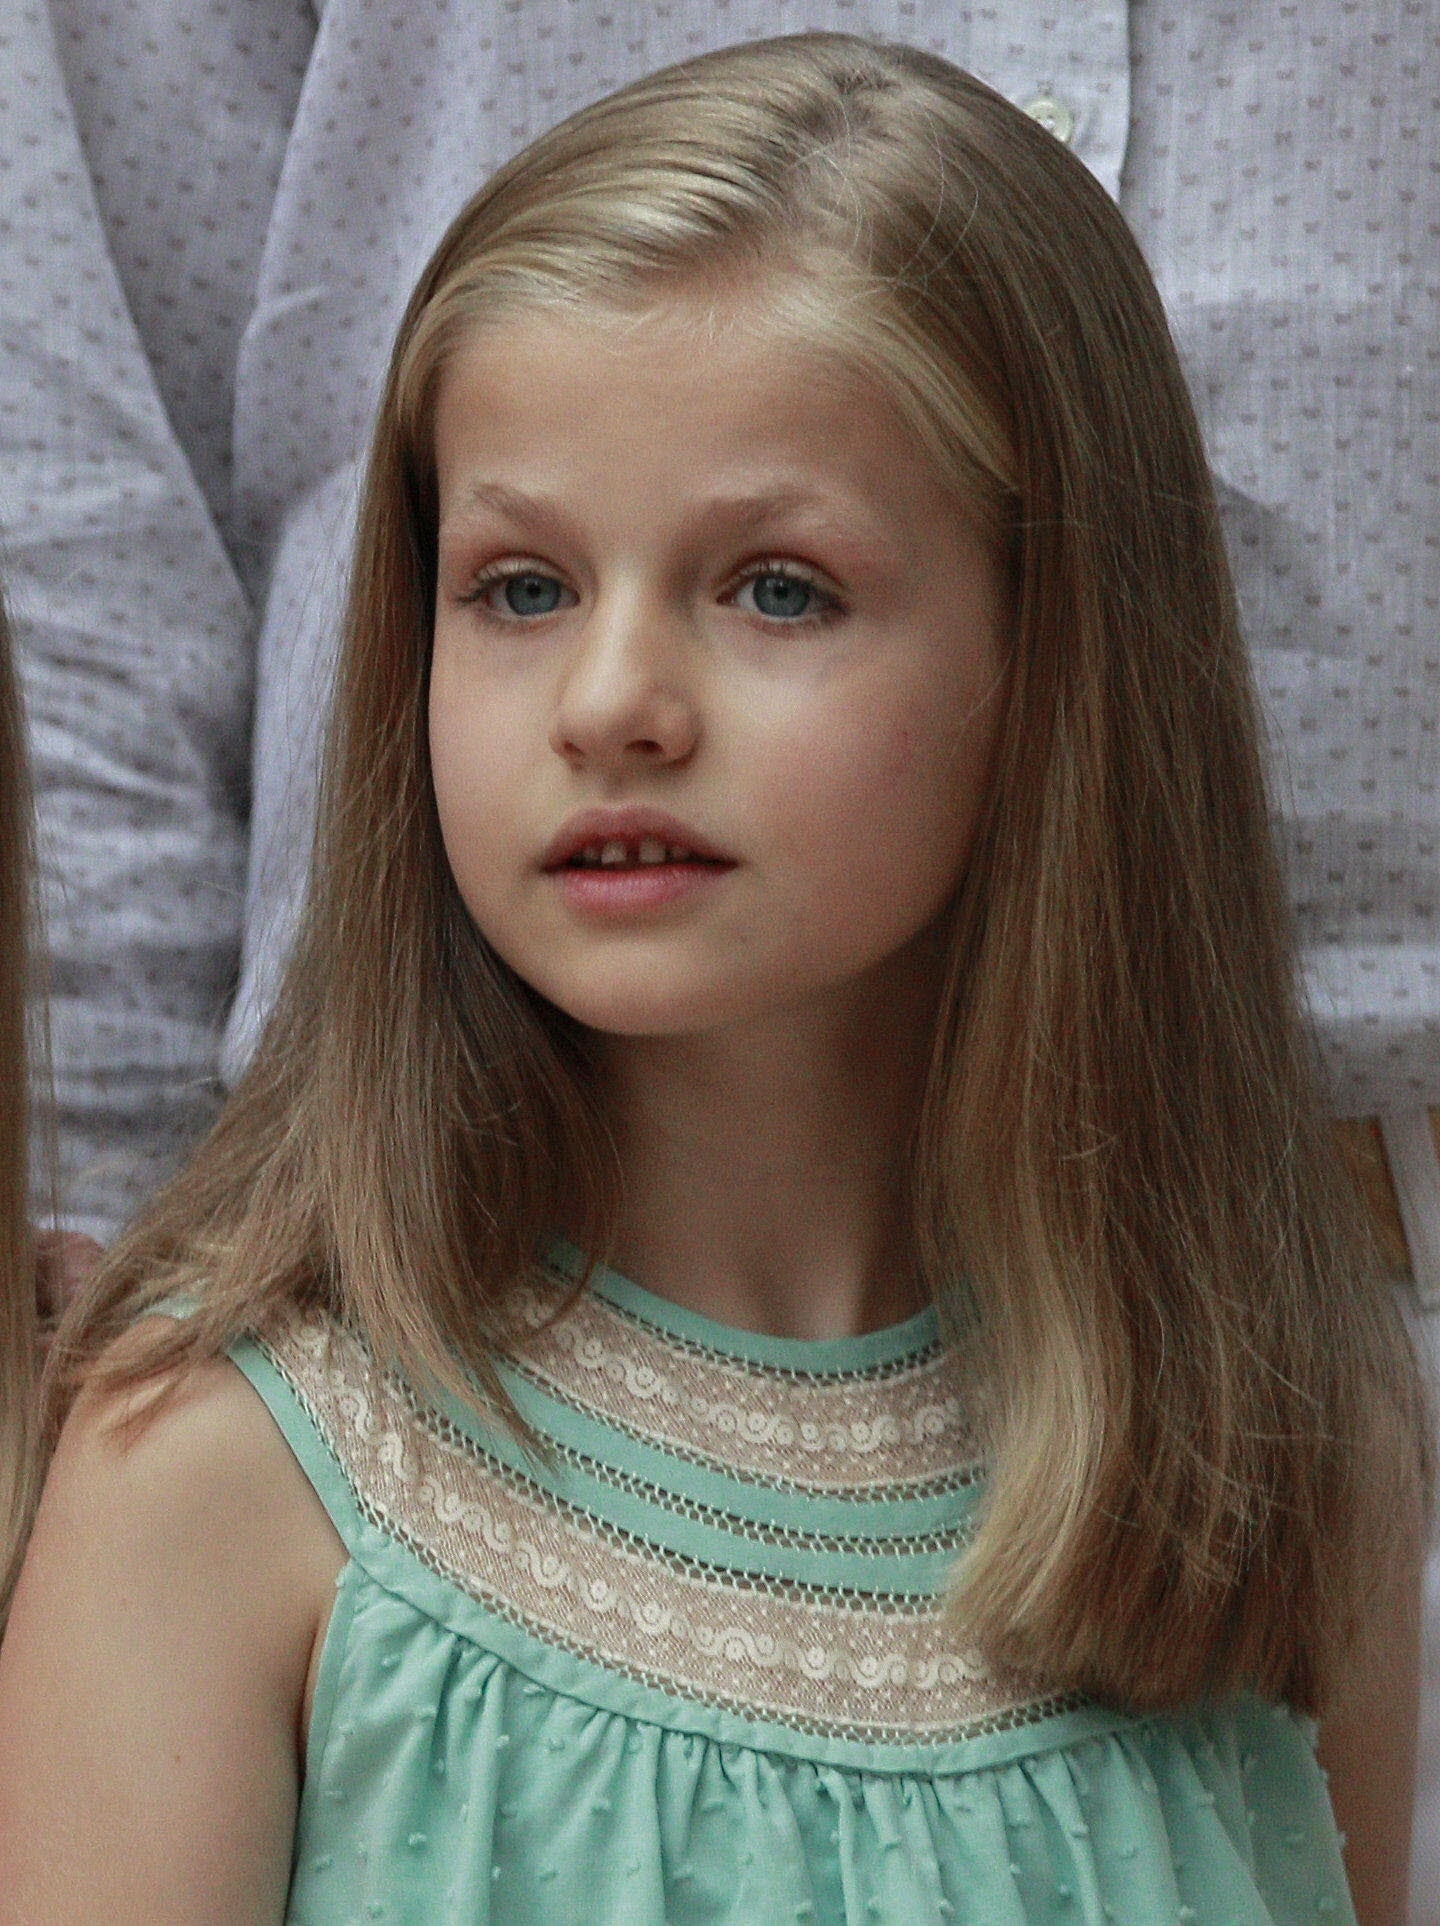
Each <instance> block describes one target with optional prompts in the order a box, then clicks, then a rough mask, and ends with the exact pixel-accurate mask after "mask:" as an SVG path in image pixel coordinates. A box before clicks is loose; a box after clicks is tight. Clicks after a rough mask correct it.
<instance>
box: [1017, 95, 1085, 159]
mask: <svg viewBox="0 0 1440 1926" xmlns="http://www.w3.org/2000/svg"><path fill="white" fill-rule="evenodd" d="M1025 112H1026V113H1027V114H1028V115H1029V116H1030V118H1031V120H1035V121H1039V123H1040V125H1041V126H1042V127H1043V128H1044V129H1045V131H1046V133H1047V134H1053V135H1054V136H1055V138H1056V140H1058V141H1059V142H1060V144H1061V146H1062V147H1068V146H1069V145H1070V136H1071V135H1072V134H1073V133H1074V132H1075V116H1074V114H1073V113H1071V111H1070V109H1069V108H1068V107H1067V106H1066V105H1065V103H1064V101H1063V100H1057V99H1056V98H1055V96H1054V94H1036V96H1035V98H1034V99H1033V100H1027V101H1026V103H1025Z"/></svg>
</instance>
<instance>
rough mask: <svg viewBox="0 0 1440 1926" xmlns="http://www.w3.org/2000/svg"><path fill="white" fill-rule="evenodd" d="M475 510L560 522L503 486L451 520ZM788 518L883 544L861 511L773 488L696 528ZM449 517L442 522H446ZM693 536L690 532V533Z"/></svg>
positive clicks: (714, 504)
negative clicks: (810, 520) (807, 519)
mask: <svg viewBox="0 0 1440 1926" xmlns="http://www.w3.org/2000/svg"><path fill="white" fill-rule="evenodd" d="M477 508H490V509H494V510H496V511H497V512H498V513H499V514H502V515H506V516H508V517H509V518H510V519H511V520H512V521H517V522H530V523H534V524H539V525H541V526H544V527H551V528H555V529H559V528H561V527H562V526H563V524H564V521H565V517H564V515H563V513H562V511H561V510H560V508H559V507H558V505H557V504H556V503H554V502H553V501H551V500H549V499H548V497H546V496H544V495H528V494H526V493H525V491H524V490H523V489H518V488H512V487H510V486H509V484H508V483H506V482H500V481H476V482H473V483H472V484H471V485H470V487H469V488H467V489H466V491H465V494H464V496H463V497H462V498H461V501H460V503H459V506H458V509H457V510H456V511H455V515H456V518H458V519H463V518H464V517H465V516H467V515H468V514H470V513H471V512H472V511H473V510H474V509H477ZM789 515H801V516H805V515H813V516H814V519H815V523H816V525H817V527H818V528H820V529H821V530H823V531H825V532H828V533H830V534H831V535H832V536H833V537H834V538H836V539H838V540H840V541H842V542H844V543H846V544H847V545H848V546H851V547H853V548H857V549H859V550H861V551H863V552H869V551H872V550H878V549H880V548H882V547H883V546H884V545H885V544H884V538H883V536H882V534H881V531H880V529H879V528H878V527H877V526H876V525H875V523H874V522H873V521H872V520H871V518H870V517H869V516H868V515H867V514H865V513H864V511H863V510H861V511H859V512H858V513H857V511H856V510H855V509H852V508H849V507H847V506H842V505H841V504H839V503H837V502H836V501H835V500H834V499H833V498H831V497H828V496H825V495H817V494H816V493H815V492H814V491H813V490H811V489H806V488H783V487H782V488H772V489H766V490H764V491H763V492H761V493H758V494H748V493H747V494H739V495H711V496H709V497H707V498H706V500H705V501H704V502H702V503H701V504H700V507H699V510H698V513H697V515H696V517H695V523H696V526H697V527H698V526H700V525H705V524H717V523H718V524H720V525H722V526H724V527H725V528H727V529H728V530H729V531H730V532H732V533H733V534H734V535H737V536H744V535H748V534H749V533H750V532H751V530H752V529H756V528H759V527H761V526H763V525H764V524H765V523H766V522H773V521H781V520H783V519H784V518H785V517H786V516H789ZM451 519H452V518H451V517H448V516H447V518H446V520H447V522H449V521H450V520H451ZM692 532H693V531H692Z"/></svg>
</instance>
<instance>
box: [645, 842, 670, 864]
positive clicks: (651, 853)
mask: <svg viewBox="0 0 1440 1926" xmlns="http://www.w3.org/2000/svg"><path fill="white" fill-rule="evenodd" d="M640 860H641V862H642V863H663V862H664V860H665V845H664V843H662V842H661V841H660V840H659V838H658V837H655V836H642V837H641V838H640Z"/></svg>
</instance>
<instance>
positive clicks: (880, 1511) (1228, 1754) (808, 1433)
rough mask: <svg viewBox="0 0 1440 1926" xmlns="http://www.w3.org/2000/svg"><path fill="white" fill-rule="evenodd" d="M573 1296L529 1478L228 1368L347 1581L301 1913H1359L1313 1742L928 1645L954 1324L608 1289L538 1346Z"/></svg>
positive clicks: (695, 1922)
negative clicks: (287, 1452) (285, 1459)
mask: <svg viewBox="0 0 1440 1926" xmlns="http://www.w3.org/2000/svg"><path fill="white" fill-rule="evenodd" d="M557 1261H558V1263H559V1264H560V1265H562V1266H563V1265H565V1264H567V1263H570V1262H572V1261H573V1254H569V1253H562V1255H561V1257H560V1258H559V1259H558V1260H557ZM561 1289H562V1284H561V1281H560V1279H559V1278H558V1276H557V1275H556V1274H554V1273H541V1274H540V1275H539V1276H538V1277H537V1280H536V1283H535V1287H534V1290H533V1293H532V1294H530V1295H529V1296H527V1298H526V1301H525V1318H526V1325H527V1330H528V1332H529V1335H528V1336H527V1338H526V1339H525V1341H524V1342H523V1343H519V1344H517V1345H516V1347H515V1349H514V1354H513V1356H512V1357H511V1358H510V1360H508V1361H507V1362H506V1363H505V1365H504V1373H505V1378H506V1382H507V1383H508V1385H509V1387H510V1389H511V1391H512V1392H513V1394H514V1396H515V1399H516V1402H517V1404H518V1405H519V1406H520V1408H521V1410H522V1411H523V1412H524V1414H525V1416H526V1417H527V1418H528V1419H529V1421H530V1423H531V1424H532V1425H533V1426H534V1428H535V1431H536V1433H537V1434H538V1436H539V1437H540V1438H541V1439H543V1440H544V1441H545V1450H544V1452H543V1455H527V1454H526V1452H524V1451H522V1450H521V1448H520V1447H519V1446H518V1445H517V1444H516V1443H515V1442H514V1441H513V1440H512V1439H511V1438H510V1437H509V1436H508V1435H507V1434H504V1433H502V1432H500V1431H498V1430H495V1429H491V1428H490V1427H489V1426H487V1425H486V1424H484V1423H482V1422H479V1421H477V1419H476V1418H474V1417H472V1416H471V1415H470V1414H469V1413H468V1412H466V1411H465V1410H464V1409H463V1408H462V1407H460V1406H459V1405H458V1404H457V1405H455V1406H439V1407H437V1406H434V1405H431V1404H428V1403H424V1402H421V1401H419V1400H418V1399H417V1398H416V1397H415V1396H414V1395H413V1394H412V1393H411V1392H410V1390H409V1389H408V1388H407V1387H406V1386H405V1385H404V1384H403V1383H401V1382H398V1381H396V1380H394V1379H391V1378H387V1377H386V1376H384V1375H382V1374H381V1373H380V1372H378V1371H377V1370H376V1368H375V1367H374V1365H373V1363H372V1361H371V1360H370V1359H369V1358H368V1356H367V1355H366V1353H365V1351H364V1350H363V1348H362V1346H361V1345H360V1344H359V1342H358V1341H357V1340H356V1339H355V1338H354V1337H353V1336H351V1335H349V1334H347V1333H345V1332H343V1331H342V1330H340V1329H339V1327H337V1326H335V1325H326V1324H319V1323H305V1322H301V1321H298V1320H297V1322H296V1323H295V1324H294V1326H293V1327H291V1328H290V1329H289V1330H288V1331H287V1332H286V1333H285V1334H284V1335H283V1337H280V1338H276V1339H271V1340H267V1341H266V1342H264V1343H261V1342H258V1341H254V1340H251V1339H245V1340H242V1341H240V1342H238V1343H237V1344H236V1345H235V1346H234V1347H233V1348H232V1350H231V1353H230V1355H231V1357H232V1358H233V1359H234V1361H235V1363H236V1364H237V1365H238V1366H239V1367H240V1369H241V1370H242V1371H243V1372H244V1373H245V1375H246V1376H247V1377H248V1378H249V1380H250V1382H251V1383H252V1384H253V1386H254V1387H255V1389H256V1391H257V1392H258V1393H259V1394H260V1396H261V1397H262V1398H263V1399H264V1401H265V1403H266V1405H267V1406H268V1407H269V1409H270V1411H271V1412H272V1413H273V1415H274V1418H275V1420H276V1422H277V1423H278V1425H279V1426H280V1428H281V1430H282V1431H283V1432H284V1434H285V1437H286V1438H287V1439H288V1441H289V1443H290V1446H291V1448H292V1449H293V1451H294V1453H295V1456H296V1457H297V1459H298V1460H299V1462H300V1464H301V1465H302V1466H303V1468H304V1470H305V1472H306V1473H307V1474H308V1476H309V1478H310V1481H311V1482H312V1484H313V1485H314V1487H315V1489H316V1491H317V1492H318V1493H319V1495H320V1498H321V1500H322V1501H323V1503H324V1504H325V1507H326V1509H327V1511H328V1512H329V1514H330V1516H331V1517H332V1518H333V1520H334V1521H335V1525H336V1528H337V1529H338V1531H339V1533H340V1536H341V1538H342V1539H343V1540H344V1543H345V1546H346V1548H347V1550H348V1552H349V1562H348V1563H347V1565H346V1566H345V1568H344V1570H343V1571H342V1573H341V1575H340V1578H339V1580H338V1582H337V1586H336V1596H335V1606H334V1613H333V1616H332V1618H331V1620H330V1624H329V1629H328V1632H327V1634H326V1638H325V1643H324V1647H323V1652H322V1655H321V1661H320V1668H319V1677H318V1684H317V1689H316V1693H315V1702H314V1709H313V1713H312V1717H311V1723H310V1729H309V1734H308V1746H307V1754H306V1766H305V1773H304V1780H303V1786H302V1791H301V1797H300V1804H299V1814H298V1824H297V1831H296V1840H295V1858H294V1870H293V1876H292V1881H291V1887H290V1896H289V1906H288V1911H287V1914H286V1918H287V1920H289V1921H291V1922H294V1926H354V1922H357V1921H358V1922H363V1921H369V1920H384V1921H387V1922H389V1923H390V1926H401V1922H404V1926H444V1923H445V1922H450V1921H465V1922H473V1923H474V1926H481V1923H482V1922H493V1923H494V1926H512V1923H513V1926H539V1922H545V1926H666V1923H667V1922H668V1923H672V1926H701V1923H702V1922H703V1923H704V1926H782V1923H783V1926H794V1922H797V1921H798V1922H812V1923H813V1926H830V1923H831V1922H840V1921H844V1922H847V1923H848V1926H874V1922H877V1921H881V1922H888V1923H889V1926H940V1923H941V1922H966V1923H967V1926H1022V1923H1024V1926H1040V1923H1041V1922H1045V1926H1049V1922H1056V1926H1080V1922H1085V1923H1086V1926H1102V1922H1109V1921H1115V1922H1118V1923H1119V1926H1181V1922H1194V1923H1195V1926H1263V1923H1264V1922H1274V1926H1281V1922H1284V1923H1285V1926H1291V1922H1294V1923H1295V1926H1298V1923H1299V1922H1301V1921H1304V1922H1307V1926H1308V1923H1309V1922H1316V1921H1318V1922H1321V1926H1342V1922H1346V1921H1353V1918H1354V1915H1353V1912H1352V1910H1351V1905H1350V1900H1349V1898H1348V1895H1347V1891H1346V1884H1345V1878H1344V1873H1343V1870H1342V1866H1341V1860H1340V1852H1339V1842H1338V1838H1337V1835H1336V1831H1335V1827H1334V1823H1333V1820H1332V1817H1331V1812H1330V1806H1329V1801H1328V1798H1327V1795H1326V1790H1325V1786H1324V1782H1323V1779H1322V1776H1321V1774H1320V1771H1319V1769H1318V1767H1317V1765H1316V1762H1315V1756H1314V1730H1313V1727H1312V1726H1311V1724H1310V1723H1309V1722H1308V1721H1305V1720H1302V1719H1300V1718H1298V1717H1296V1716H1295V1715H1293V1714H1292V1713H1290V1712H1289V1711H1287V1710H1285V1709H1283V1708H1276V1707H1271V1706H1266V1705H1263V1704H1260V1703H1258V1702H1255V1701H1252V1700H1244V1701H1241V1702H1238V1703H1229V1704H1225V1705H1216V1706H1211V1707H1209V1708H1204V1709H1197V1710H1195V1711H1194V1712H1191V1713H1188V1714H1186V1715H1184V1716H1165V1717H1156V1716H1149V1717H1136V1716H1127V1715H1126V1714H1125V1713H1123V1712H1120V1711H1116V1710H1113V1709H1111V1708H1108V1707H1105V1706H1102V1705H1096V1704H1090V1703H1084V1702H1082V1701H1080V1700H1078V1699H1077V1698H1075V1697H1073V1696H1067V1695H1063V1694H1055V1693H1052V1692H1048V1691H1046V1690H1045V1689H1044V1686H1043V1685H1042V1684H1037V1683H1036V1682H1035V1681H1033V1680H1027V1679H1023V1678H1018V1677H1013V1676H1009V1675H1005V1674H1001V1673H998V1672H997V1671H995V1670H994V1669H993V1668H991V1667H989V1666H987V1665H986V1664H985V1662H984V1661H983V1660H982V1659H981V1658H980V1656H979V1655H978V1654H977V1653H975V1652H973V1651H968V1650H966V1649H964V1647H963V1645H962V1644H959V1643H957V1642H956V1641H955V1640H954V1639H953V1638H952V1637H951V1636H950V1635H949V1634H948V1633H947V1632H946V1631H945V1629H944V1628H943V1627H942V1623H941V1619H940V1616H939V1612H938V1609H937V1588H938V1587H939V1586H940V1584H941V1581H942V1579H943V1577H944V1574H945V1572H946V1569H947V1567H948V1566H949V1565H950V1564H951V1562H952V1560H953V1558H954V1556H955V1553H956V1549H957V1547H958V1546H959V1545H960V1544H961V1543H962V1542H963V1541H964V1539H965V1536H966V1533H967V1530H969V1529H970V1527H971V1521H972V1514H973V1512H974V1507H975V1504H976V1500H977V1498H978V1496H979V1493H980V1489H981V1467H980V1465H979V1463H978V1462H977V1458H976V1454H975V1449H974V1441H973V1438H972V1436H971V1433H970V1430H969V1427H968V1426H967V1423H966V1416H965V1411H964V1408H963V1403H962V1401H961V1399H960V1398H959V1397H958V1395H957V1390H956V1386H955V1383H954V1374H953V1370H952V1366H951V1362H950V1360H949V1358H948V1356H947V1353H946V1351H945V1349H944V1347H943V1346H942V1344H941V1343H940V1342H939V1339H938V1336H937V1327H936V1322H935V1318H934V1314H933V1312H926V1313H923V1314H922V1315H920V1316H918V1317H915V1318H912V1319H911V1320H910V1321H909V1322H907V1323H904V1324H901V1325H898V1326H896V1327H894V1328H893V1329H890V1330H884V1331H877V1332H874V1333H872V1334H870V1335H868V1336H864V1337H858V1338H848V1339H843V1340H839V1341H834V1342H823V1343H811V1342H800V1341H795V1340H790V1339H779V1338H771V1337H763V1336H757V1335H754V1334H752V1333H749V1332H744V1331H738V1330H733V1329H731V1328H729V1327H727V1326H723V1325H720V1324H716V1323H713V1322H711V1321H710V1320H708V1319H706V1318H703V1317H700V1316H697V1315H695V1314H694V1313H692V1312H688V1311H685V1310H682V1309H679V1308H677V1307H676V1306H674V1305H672V1304H670V1303H669V1302H667V1301H666V1300H664V1299H662V1298H659V1297H655V1296H653V1295H651V1294H650V1293H649V1292H647V1291H644V1290H642V1289H640V1288H639V1287H638V1286H636V1285H634V1284H632V1283H630V1282H628V1281H627V1280H625V1279H624V1278H621V1277H619V1276H617V1275H615V1274H614V1273H613V1272H605V1271H602V1272H600V1273H599V1274H598V1275H597V1276H596V1277H595V1279H594V1280H593V1283H592V1285H591V1287H590V1289H589V1290H588V1291H587V1292H586V1293H585V1294H584V1295H583V1296H582V1298H581V1299H580V1301H579V1302H578V1304H577V1305H576V1307H575V1309H574V1310H573V1311H572V1312H571V1313H569V1314H568V1315H567V1316H566V1317H564V1318H563V1319H561V1320H560V1321H559V1322H557V1323H553V1324H549V1325H548V1327H547V1325H546V1319H547V1316H548V1313H549V1312H550V1311H552V1310H553V1308H554V1305H555V1303H556V1301H557V1298H558V1295H559V1293H560V1291H561ZM1162 1635H1163V1634H1162Z"/></svg>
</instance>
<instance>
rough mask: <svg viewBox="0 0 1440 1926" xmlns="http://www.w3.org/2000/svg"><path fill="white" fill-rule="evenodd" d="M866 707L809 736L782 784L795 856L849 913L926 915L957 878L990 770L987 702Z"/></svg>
mask: <svg viewBox="0 0 1440 1926" xmlns="http://www.w3.org/2000/svg"><path fill="white" fill-rule="evenodd" d="M992 706H993V705H987V706H986V710H985V711H984V712H983V713H981V714H977V715H974V716H971V717H969V718H967V719H966V720H964V721H963V722H961V721H956V722H953V723H949V724H947V723H946V721H945V718H944V717H943V716H939V715H937V714H936V713H935V712H934V709H933V706H931V707H927V708H920V709H902V710H900V711H895V710H891V711H889V712H886V711H884V710H883V709H872V710H871V711H870V713H869V716H868V717H867V719H866V720H865V721H864V723H863V725H861V726H857V727H852V728H850V729H847V730H845V731H843V732H842V731H838V730H834V731H831V732H830V733H829V734H828V735H827V736H826V737H825V739H823V740H818V739H817V740H816V742H815V743H814V745H813V747H811V748H810V749H808V750H807V752H806V754H805V756H804V757H803V758H802V759H800V761H799V764H798V767H797V779H796V780H794V781H792V782H790V783H787V785H786V787H787V789H788V791H789V795H790V801H791V812H790V820H791V822H792V824H793V826H794V835H793V837H791V838H789V839H787V840H789V842H790V850H791V854H792V856H793V857H794V858H795V859H796V860H797V861H800V862H803V863H804V864H805V866H806V867H807V868H808V870H809V871H810V873H811V875H812V876H814V877H815V880H816V882H817V884H818V885H820V887H821V888H822V889H823V891H824V897H825V899H827V900H828V901H829V903H830V904H832V905H833V906H834V907H835V908H836V909H837V910H838V912H839V913H840V914H841V915H843V916H846V917H850V918H853V917H855V916H858V915H861V914H865V915H870V916H874V917H877V918H879V919H880V920H882V921H885V920H889V919H890V918H892V917H893V918H895V919H898V920H899V921H902V922H903V921H906V920H908V919H909V918H910V917H912V916H914V915H917V914H918V915H920V916H921V917H922V918H923V917H928V915H930V914H932V913H933V912H934V911H935V910H938V908H939V907H940V905H941V904H942V903H943V901H944V900H945V899H946V897H948V896H949V894H950V892H951V891H952V890H953V889H954V887H955V885H956V884H957V883H958V882H959V880H960V875H961V872H962V870H963V867H964V862H965V856H966V852H967V850H968V848H969V845H970V840H971V835H972V831H973V827H974V822H975V818H976V815H977V813H978V810H979V806H980V803H981V800H982V799H983V796H984V793H985V788H986V784H987V781H988V777H989V761H990V749H991V743H992V738H993V733H994V732H993V727H992V725H991V722H990V715H989V709H990V707H992Z"/></svg>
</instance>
